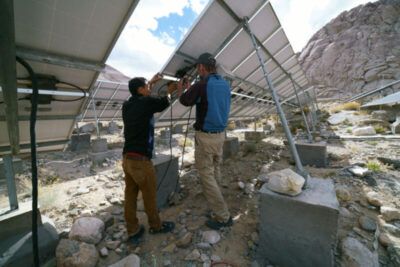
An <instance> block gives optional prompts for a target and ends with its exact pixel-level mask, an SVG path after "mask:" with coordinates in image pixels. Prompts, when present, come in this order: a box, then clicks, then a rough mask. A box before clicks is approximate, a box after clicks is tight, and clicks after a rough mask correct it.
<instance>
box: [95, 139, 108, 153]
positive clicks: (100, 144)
mask: <svg viewBox="0 0 400 267" xmlns="http://www.w3.org/2000/svg"><path fill="white" fill-rule="evenodd" d="M91 146H92V152H94V153H99V152H105V151H107V150H108V147H107V139H105V138H98V139H94V140H92V143H91Z"/></svg>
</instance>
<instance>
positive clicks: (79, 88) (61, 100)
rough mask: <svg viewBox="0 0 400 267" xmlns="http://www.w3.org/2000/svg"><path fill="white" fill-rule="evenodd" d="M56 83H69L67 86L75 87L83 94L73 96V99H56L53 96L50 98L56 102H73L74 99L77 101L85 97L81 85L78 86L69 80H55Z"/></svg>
mask: <svg viewBox="0 0 400 267" xmlns="http://www.w3.org/2000/svg"><path fill="white" fill-rule="evenodd" d="M57 83H61V84H65V85H69V86H72V87H75V88H76V89H78V90H79V91H81V92H82V93H83V96H81V97H78V98H75V99H67V100H65V99H56V98H54V97H53V99H52V100H53V101H57V102H75V101H79V100H82V99H84V98H85V97H86V95H87V93H86V91H85V90H84V89H83V88H82V87H79V86H78V85H76V84H73V83H69V82H63V81H57Z"/></svg>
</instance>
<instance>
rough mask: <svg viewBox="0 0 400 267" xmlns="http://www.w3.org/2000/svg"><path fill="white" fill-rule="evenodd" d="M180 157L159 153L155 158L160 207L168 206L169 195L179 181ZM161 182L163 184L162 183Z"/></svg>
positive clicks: (158, 203)
mask: <svg viewBox="0 0 400 267" xmlns="http://www.w3.org/2000/svg"><path fill="white" fill-rule="evenodd" d="M178 159H179V158H178V157H172V158H171V157H170V156H167V155H157V157H156V158H153V159H152V161H153V164H154V168H155V169H156V175H157V188H159V189H158V191H157V206H158V207H159V208H162V207H166V206H167V204H168V197H169V196H170V195H171V193H172V192H175V188H176V183H177V181H178V169H179V165H178ZM160 184H161V185H160Z"/></svg>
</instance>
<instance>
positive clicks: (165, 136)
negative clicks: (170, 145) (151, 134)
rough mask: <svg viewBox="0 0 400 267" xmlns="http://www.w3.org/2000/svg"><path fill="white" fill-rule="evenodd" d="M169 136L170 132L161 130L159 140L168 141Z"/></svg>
mask: <svg viewBox="0 0 400 267" xmlns="http://www.w3.org/2000/svg"><path fill="white" fill-rule="evenodd" d="M170 135H171V131H170V130H161V131H160V138H161V139H169V137H170Z"/></svg>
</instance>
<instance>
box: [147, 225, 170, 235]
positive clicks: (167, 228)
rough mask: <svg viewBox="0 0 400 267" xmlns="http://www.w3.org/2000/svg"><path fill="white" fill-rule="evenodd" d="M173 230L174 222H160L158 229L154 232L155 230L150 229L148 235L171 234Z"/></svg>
mask: <svg viewBox="0 0 400 267" xmlns="http://www.w3.org/2000/svg"><path fill="white" fill-rule="evenodd" d="M174 228H175V223H174V222H162V223H161V228H160V229H158V230H156V229H153V228H150V229H149V233H150V234H165V233H169V232H172V230H174Z"/></svg>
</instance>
